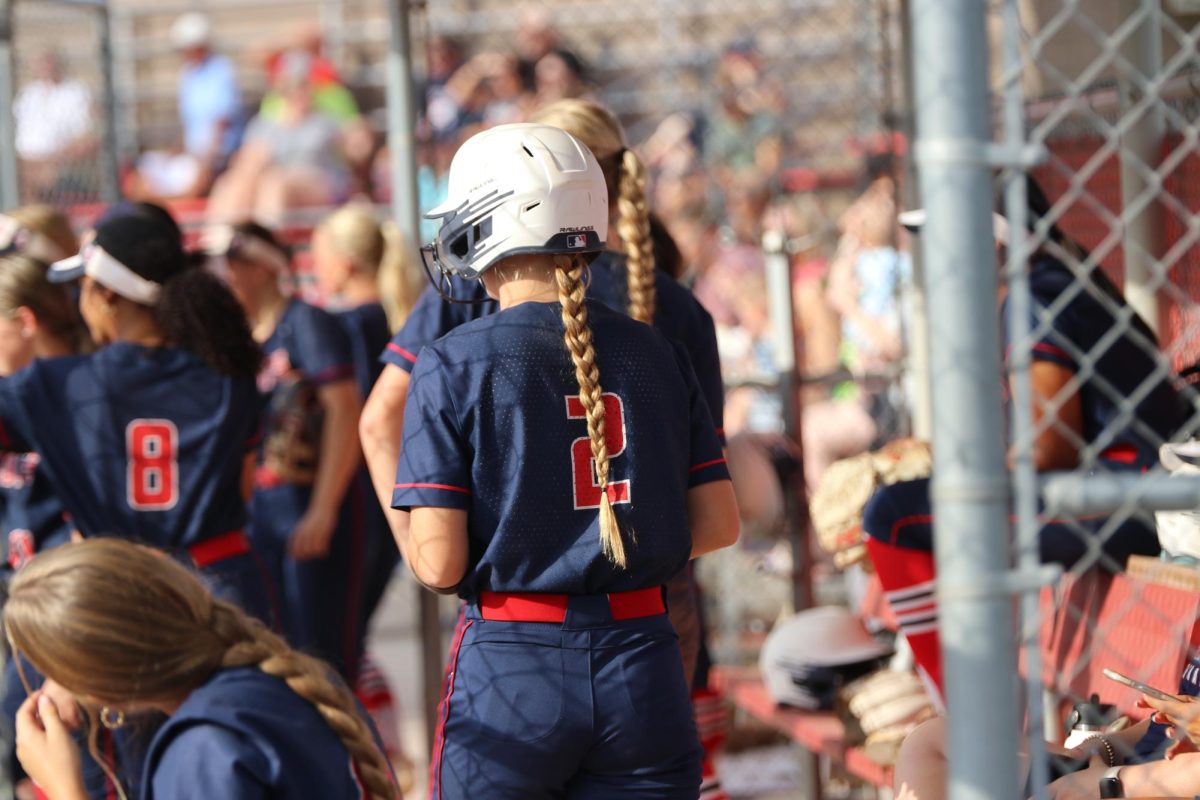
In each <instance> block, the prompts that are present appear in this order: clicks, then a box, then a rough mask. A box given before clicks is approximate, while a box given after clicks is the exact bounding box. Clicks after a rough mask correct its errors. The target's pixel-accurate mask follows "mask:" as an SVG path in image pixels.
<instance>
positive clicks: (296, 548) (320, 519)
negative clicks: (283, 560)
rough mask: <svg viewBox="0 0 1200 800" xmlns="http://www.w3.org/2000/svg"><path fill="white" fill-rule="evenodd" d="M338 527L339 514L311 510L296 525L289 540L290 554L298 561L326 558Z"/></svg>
mask: <svg viewBox="0 0 1200 800" xmlns="http://www.w3.org/2000/svg"><path fill="white" fill-rule="evenodd" d="M335 527H337V513H336V512H327V511H324V510H322V509H315V508H310V509H308V511H306V512H305V513H304V516H303V517H301V518H300V521H299V522H297V523H296V527H295V529H293V530H292V537H291V538H290V539H289V540H288V554H289V555H290V556H291V557H292V558H294V559H296V560H297V561H306V560H308V559H313V558H324V557H325V556H327V555H329V544H330V542H332V541H333V531H334V528H335Z"/></svg>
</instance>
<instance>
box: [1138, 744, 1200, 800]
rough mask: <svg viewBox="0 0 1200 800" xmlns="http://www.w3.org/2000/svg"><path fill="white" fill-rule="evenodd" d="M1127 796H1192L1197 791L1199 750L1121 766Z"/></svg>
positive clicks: (1199, 776) (1199, 779) (1198, 791)
mask: <svg viewBox="0 0 1200 800" xmlns="http://www.w3.org/2000/svg"><path fill="white" fill-rule="evenodd" d="M1121 783H1122V784H1123V785H1124V787H1125V796H1126V797H1195V796H1196V795H1198V794H1200V753H1185V754H1183V755H1180V756H1176V757H1175V758H1173V759H1171V760H1170V761H1166V760H1160V761H1150V762H1147V763H1145V764H1131V765H1129V766H1127V767H1124V768H1122V769H1121Z"/></svg>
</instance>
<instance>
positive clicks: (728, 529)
mask: <svg viewBox="0 0 1200 800" xmlns="http://www.w3.org/2000/svg"><path fill="white" fill-rule="evenodd" d="M431 216H432V217H435V218H440V219H441V228H440V229H439V233H438V239H437V241H436V243H435V245H434V248H433V253H434V257H435V259H436V260H437V262H438V264H439V267H440V268H441V269H444V270H447V271H452V272H456V273H458V274H460V275H461V276H462V277H464V278H468V279H469V278H475V277H478V276H479V275H481V274H482V276H483V279H484V281H485V282H486V285H487V288H488V292H489V294H491V295H492V296H493V297H496V298H498V300H499V302H500V309H501V310H500V311H499V312H497V313H496V314H493V315H490V316H488V317H484V318H481V319H479V320H477V321H475V322H471V323H468V324H465V325H461V326H459V327H458V328H456V329H455V330H454V331H453V332H452V333H450V334H449V335H447V336H445V337H444V338H442V339H441V340H439V341H438V342H436V343H434V344H433V345H430V346H429V347H426V348H425V349H424V350H423V351H422V352H421V353H420V354H419V357H418V361H417V366H416V369H415V371H414V373H413V377H412V387H411V396H410V397H409V399H408V403H407V406H408V407H407V409H406V412H405V422H404V442H403V445H402V447H401V459H400V465H399V469H398V472H397V477H396V485H395V493H394V496H393V501H392V503H393V506H394V507H395V508H398V509H400V510H403V511H410V512H411V514H410V517H411V519H410V520H409V522H410V524H409V525H408V526H407V528H406V529H405V528H401V530H400V531H399V539H400V544H401V550H402V552H403V554H404V556H405V560H406V562H407V563H408V564H409V566H410V567H411V569H412V570H413V572H414V573H415V574H416V576H417V577H418V579H419V580H421V581H422V582H423V583H425V584H426V585H428V586H430V587H432V588H434V589H436V590H439V591H455V592H457V593H458V594H459V595H460V596H461V597H463V598H464V599H465V600H466V601H467V611H466V615H467V619H468V621H467V624H466V625H465V626H463V628H462V629H461V630H460V634H459V636H458V638H457V640H456V642H455V645H454V647H453V648H452V658H451V660H452V666H451V672H450V673H449V680H448V684H447V692H446V695H445V696H444V697H443V701H442V706H441V717H440V728H441V730H440V731H439V735H438V736H437V737H436V741H435V747H434V761H433V767H432V782H433V786H434V792H435V795H434V796H440V797H443V798H458V797H484V796H486V797H498V798H504V797H520V798H538V797H563V796H565V797H571V798H589V797H597V798H598V797H615V796H620V797H650V796H653V797H678V798H688V799H689V800H693V798H695V796H696V794H697V792H698V789H699V786H700V748H699V743H698V741H697V739H696V732H695V727H694V723H693V721H692V712H691V706H690V703H689V700H688V686H687V684H686V682H685V681H684V677H683V670H682V663H681V660H680V657H679V650H678V644H677V640H676V637H675V634H674V631H673V630H672V628H671V626H670V623H669V621H668V620H667V617H666V614H665V611H666V608H665V604H664V602H663V588H662V584H663V583H664V582H665V581H666V580H667V579H669V578H670V577H672V576H674V575H676V574H678V572H679V571H680V570H681V569H682V568H683V567H684V566H685V565H686V563H687V561H688V559H689V558H691V557H694V556H696V555H699V554H701V553H703V552H707V551H709V550H712V549H716V548H718V547H723V546H726V545H728V544H731V543H732V542H733V541H734V540H735V539H736V536H737V530H738V521H737V509H736V504H735V502H734V500H733V494H732V488H731V485H730V483H729V480H728V472H727V470H726V468H725V463H724V458H723V457H722V455H721V446H720V442H719V441H718V439H717V436H716V432H715V429H714V426H713V423H712V418H711V416H710V415H709V413H708V409H707V406H706V405H705V402H704V398H703V395H702V393H701V391H700V389H699V386H698V383H697V381H696V378H695V375H694V373H693V371H692V369H691V366H690V364H689V363H688V360H687V357H686V355H685V354H683V353H682V351H681V350H680V349H679V348H677V347H676V346H675V345H673V344H671V343H670V342H669V341H668V340H667V339H665V338H663V337H662V336H661V334H659V333H657V332H656V331H654V330H653V329H652V328H651V327H649V326H646V325H642V324H640V323H638V322H635V321H633V320H631V319H629V318H628V317H627V316H625V315H624V314H622V313H621V312H618V311H614V310H612V309H610V308H608V307H607V306H605V305H603V304H601V303H599V302H596V301H585V300H584V286H585V280H586V278H585V272H586V269H587V266H586V261H585V258H584V254H586V253H589V252H598V251H600V250H601V249H602V248H603V240H604V235H605V233H606V231H607V222H608V204H607V192H606V190H605V187H604V178H603V175H602V174H601V172H600V166H599V164H598V163H597V162H596V160H595V157H594V156H592V154H591V153H590V151H588V150H587V148H586V147H584V146H583V145H582V144H580V143H579V142H578V141H577V140H575V139H574V138H572V137H571V136H570V135H569V134H567V133H565V132H564V131H562V130H560V129H558V128H552V127H548V126H541V125H505V126H500V127H497V128H493V129H492V130H490V131H487V132H485V133H482V134H479V135H477V136H475V137H472V138H471V139H470V140H468V142H467V143H466V144H464V145H463V147H462V148H461V149H460V150H459V152H458V154H457V155H456V156H455V158H454V162H453V164H452V165H451V170H450V199H449V200H448V201H447V202H446V203H445V204H443V206H442V207H441V208H439V209H435V210H434V211H433V212H431ZM564 329H565V331H564ZM564 341H565V346H564ZM689 528H690V535H689Z"/></svg>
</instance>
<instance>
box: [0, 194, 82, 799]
mask: <svg viewBox="0 0 1200 800" xmlns="http://www.w3.org/2000/svg"><path fill="white" fill-rule="evenodd" d="M78 251H79V242H78V240H77V239H76V238H75V235H74V233H72V232H71V228H70V224H69V223H68V222H67V220H66V218H65V217H63V216H62V215H61V214H59V213H58V212H56V211H55V210H54V209H52V208H50V207H49V206H24V207H21V208H17V209H13V210H12V211H9V212H7V213H5V214H3V215H0V376H9V375H12V374H13V373H14V372H16V371H17V370H19V369H22V368H24V367H26V366H28V365H29V363H30V362H31V361H32V360H33V359H35V358H54V357H57V356H64V355H70V354H72V353H75V352H77V351H78V350H79V349H80V348H81V347H82V346H83V345H84V343H85V342H86V340H87V334H86V333H85V332H84V330H83V325H82V323H81V322H80V320H79V315H78V313H77V312H76V310H75V305H74V303H72V302H71V298H70V296H69V295H68V294H67V292H66V291H64V290H63V288H62V287H61V286H55V285H53V284H51V283H50V282H49V281H47V280H46V270H47V268H48V267H49V264H50V262H52V261H57V260H59V259H61V258H65V257H67V256H69V255H71V254H73V253H76V252H78ZM40 462H41V459H40V457H39V456H38V454H37V453H0V553H2V554H3V561H2V562H0V574H2V575H3V577H2V580H3V582H4V584H5V586H7V584H8V580H9V579H10V578H11V574H12V571H13V570H16V569H19V568H20V567H21V566H23V565H24V564H25V563H26V562H28V560H29V559H31V558H33V555H34V553H36V552H38V551H39V550H44V549H49V548H51V547H56V546H57V545H60V544H64V543H66V542H68V541H70V538H71V531H72V527H71V524H70V523H69V521H68V520H67V517H66V515H65V513H64V512H63V507H62V502H61V501H59V499H58V497H57V496H56V495H55V494H54V489H53V487H52V486H51V485H50V480H49V478H48V477H47V475H46V471H45V470H44V469H42V468H40ZM4 673H5V674H4V685H3V714H4V721H5V723H6V724H5V725H4V726H3V728H2V730H3V737H2V741H3V748H4V750H5V751H6V752H7V754H8V756H9V760H8V763H7V765H0V769H3V775H4V781H3V784H4V789H3V790H4V791H7V792H9V793H11V791H12V783H11V779H13V778H16V777H18V776H20V774H21V771H20V767H19V765H18V764H17V762H16V752H15V746H14V742H13V739H12V730H13V729H12V721H13V719H14V718H15V717H16V711H17V708H18V707H19V706H20V704H21V703H22V702H23V701H24V699H25V691H24V687H23V686H22V685H21V682H20V680H19V678H18V675H17V672H16V667H15V662H14V661H13V660H12V659H7V660H6V663H5V669H4Z"/></svg>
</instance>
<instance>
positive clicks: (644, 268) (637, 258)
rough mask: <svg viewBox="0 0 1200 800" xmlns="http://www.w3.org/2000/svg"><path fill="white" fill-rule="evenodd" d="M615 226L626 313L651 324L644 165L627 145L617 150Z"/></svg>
mask: <svg viewBox="0 0 1200 800" xmlns="http://www.w3.org/2000/svg"><path fill="white" fill-rule="evenodd" d="M616 227H617V234H618V235H619V236H620V237H621V241H622V242H624V244H625V257H626V267H625V269H626V276H627V280H628V291H629V316H631V317H633V318H634V319H636V320H638V321H639V322H645V323H647V324H651V323H653V322H654V311H655V306H656V303H657V297H656V296H655V291H654V241H653V239H651V237H650V207H649V205H648V204H647V202H646V168H645V167H644V166H642V160H641V159H640V158H638V157H637V154H636V153H634V152H633V151H632V150H628V149H626V150H624V151H622V153H621V177H620V180H619V182H618V187H617V225H616Z"/></svg>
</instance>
